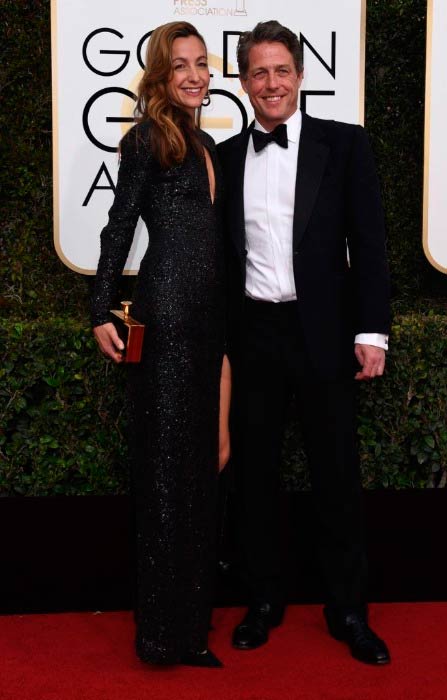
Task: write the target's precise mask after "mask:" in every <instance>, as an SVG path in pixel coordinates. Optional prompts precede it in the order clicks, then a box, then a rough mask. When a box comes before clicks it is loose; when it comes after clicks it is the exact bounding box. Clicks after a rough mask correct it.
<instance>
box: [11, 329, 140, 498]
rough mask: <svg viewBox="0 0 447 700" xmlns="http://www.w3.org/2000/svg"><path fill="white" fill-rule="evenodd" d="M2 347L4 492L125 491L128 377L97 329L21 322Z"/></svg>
mask: <svg viewBox="0 0 447 700" xmlns="http://www.w3.org/2000/svg"><path fill="white" fill-rule="evenodd" d="M0 343H1V345H2V352H1V364H0V367H1V369H0V426H1V428H0V450H1V458H2V460H1V463H0V494H3V495H13V494H17V495H32V496H35V495H39V496H46V495H53V494H54V495H56V494H67V495H75V494H85V493H95V494H105V493H121V492H123V490H125V488H126V483H127V468H126V446H125V436H124V435H123V431H124V430H125V428H124V425H125V422H124V417H125V387H124V375H123V372H120V371H117V368H115V366H113V365H112V364H111V363H108V362H106V361H105V360H103V359H102V356H101V355H100V354H99V351H98V350H97V348H96V343H95V341H94V339H93V337H92V333H91V330H90V329H86V328H85V327H84V328H83V327H81V326H80V325H79V323H76V322H67V321H66V320H64V319H57V320H55V321H53V322H51V321H46V322H45V321H44V322H42V323H36V322H31V323H18V322H16V323H11V324H8V325H7V326H6V325H3V326H1V327H0Z"/></svg>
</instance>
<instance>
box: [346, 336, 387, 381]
mask: <svg viewBox="0 0 447 700" xmlns="http://www.w3.org/2000/svg"><path fill="white" fill-rule="evenodd" d="M354 352H355V356H356V358H357V360H358V362H359V365H360V367H361V368H362V369H361V370H360V372H357V374H356V375H355V379H357V380H359V381H362V380H364V379H373V378H374V377H381V376H382V374H383V370H384V369H385V350H382V348H378V347H376V346H375V345H361V344H360V343H356V344H355V346H354Z"/></svg>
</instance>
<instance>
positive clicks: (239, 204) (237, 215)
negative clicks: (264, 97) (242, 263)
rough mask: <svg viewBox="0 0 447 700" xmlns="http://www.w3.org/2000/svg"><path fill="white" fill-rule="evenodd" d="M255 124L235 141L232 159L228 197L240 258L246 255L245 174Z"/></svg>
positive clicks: (232, 230)
mask: <svg viewBox="0 0 447 700" xmlns="http://www.w3.org/2000/svg"><path fill="white" fill-rule="evenodd" d="M252 129H253V124H251V125H250V127H249V128H248V129H247V131H245V132H244V133H242V134H241V135H240V138H239V139H238V140H236V141H235V143H234V146H233V153H232V158H231V171H230V172H231V185H230V186H229V188H228V190H229V192H228V196H229V197H230V198H231V199H230V211H231V221H232V225H231V236H232V239H233V243H234V245H235V247H236V250H237V252H238V254H239V255H240V256H243V255H244V253H245V212H244V172H245V159H246V156H247V147H248V141H249V138H250V136H251V132H252Z"/></svg>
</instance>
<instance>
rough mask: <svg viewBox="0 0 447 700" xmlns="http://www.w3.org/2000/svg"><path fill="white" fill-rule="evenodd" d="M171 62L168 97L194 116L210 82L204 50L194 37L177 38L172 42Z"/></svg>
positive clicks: (198, 40)
mask: <svg viewBox="0 0 447 700" xmlns="http://www.w3.org/2000/svg"><path fill="white" fill-rule="evenodd" d="M171 62H172V77H171V79H170V80H169V83H168V91H169V96H170V98H171V99H172V101H173V102H175V103H176V104H179V105H181V106H182V107H184V108H185V109H186V110H187V111H188V112H190V113H191V115H192V116H194V111H195V110H196V109H197V108H198V107H200V105H201V104H202V102H203V99H204V97H205V95H206V93H207V91H208V85H209V82H210V74H209V70H208V58H207V55H206V48H205V46H204V45H203V44H202V42H201V41H200V39H198V38H197V37H196V36H188V37H179V38H178V39H174V41H173V42H172V54H171Z"/></svg>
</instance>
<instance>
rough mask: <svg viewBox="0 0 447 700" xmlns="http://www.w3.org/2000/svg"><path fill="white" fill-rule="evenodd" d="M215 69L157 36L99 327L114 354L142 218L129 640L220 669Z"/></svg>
mask: <svg viewBox="0 0 447 700" xmlns="http://www.w3.org/2000/svg"><path fill="white" fill-rule="evenodd" d="M208 84H209V72H208V65H207V53H206V47H205V44H204V41H203V38H202V37H201V36H200V35H199V34H198V32H197V30H196V29H195V28H194V27H193V26H192V25H190V24H189V23H187V22H172V23H169V24H167V25H163V26H161V27H158V29H156V30H155V31H154V32H153V33H152V36H151V39H150V41H149V45H148V52H147V58H146V70H145V72H144V75H143V78H142V80H141V83H140V86H139V95H138V103H137V113H138V114H139V118H138V123H137V124H136V125H135V126H134V127H133V128H132V129H130V131H129V132H128V133H127V134H126V135H125V136H124V138H123V139H122V141H121V146H120V153H121V163H120V169H119V174H118V183H117V188H116V195H115V200H114V203H113V205H112V208H111V209H110V212H109V221H108V224H107V225H106V227H105V228H104V230H103V231H102V234H101V256H100V260H99V264H98V271H97V276H96V284H95V291H94V295H93V325H94V333H95V336H96V339H97V341H98V343H99V346H100V348H101V350H102V351H103V352H104V354H106V355H107V356H109V357H112V358H113V359H114V360H115V361H116V362H120V361H121V359H122V356H121V353H120V352H119V351H120V350H121V349H122V347H123V346H122V343H121V341H120V339H119V337H118V336H117V333H116V330H115V327H114V325H113V324H112V323H111V322H110V315H109V312H110V309H111V308H112V307H113V305H114V303H115V297H116V293H117V286H118V283H119V279H120V275H121V272H122V270H123V267H124V264H125V262H126V258H127V255H128V253H129V249H130V246H131V243H132V239H133V235H134V230H135V226H136V223H137V220H138V217H139V216H141V217H142V219H143V221H144V222H145V224H146V226H147V229H148V232H149V245H148V249H147V251H146V253H145V255H144V257H143V260H142V262H141V265H140V271H139V274H138V279H137V284H136V288H135V293H134V299H133V306H132V311H131V313H132V316H134V317H135V318H136V319H138V320H139V321H141V322H143V323H145V324H146V330H145V339H144V347H143V356H142V360H141V363H139V364H137V365H134V366H131V365H128V367H127V371H128V373H129V374H128V379H129V390H130V392H129V393H130V399H131V408H132V411H131V413H132V415H131V419H132V423H133V429H132V430H131V431H130V437H131V448H132V452H133V453H134V454H133V460H132V461H133V464H134V474H133V479H134V483H133V486H134V492H135V498H136V527H137V601H136V624H137V630H136V649H137V654H138V656H139V657H140V658H141V659H142V660H143V661H147V662H151V663H164V664H167V663H187V664H191V665H201V666H217V665H221V664H220V662H219V661H218V660H217V659H216V657H215V656H214V655H213V654H212V653H211V652H210V651H209V650H208V642H207V639H208V629H209V624H210V613H211V605H212V593H213V574H214V570H215V533H216V486H217V475H218V469H219V468H222V467H223V465H224V464H225V462H226V460H227V459H228V454H229V437H228V404H229V383H230V377H229V365H228V360H227V358H226V356H225V355H224V297H223V294H224V284H223V250H222V240H221V231H220V225H219V219H220V213H219V210H220V204H221V197H222V192H221V186H222V185H221V175H220V171H219V167H218V163H217V161H216V155H215V145H214V142H213V140H212V139H211V137H209V136H208V135H207V134H205V133H204V132H202V131H201V130H200V129H199V128H198V124H197V122H198V119H199V117H200V107H201V104H202V102H203V100H204V98H205V97H206V96H207V93H208Z"/></svg>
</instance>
